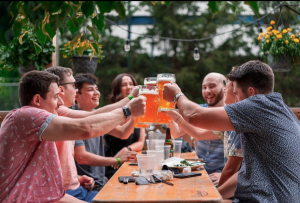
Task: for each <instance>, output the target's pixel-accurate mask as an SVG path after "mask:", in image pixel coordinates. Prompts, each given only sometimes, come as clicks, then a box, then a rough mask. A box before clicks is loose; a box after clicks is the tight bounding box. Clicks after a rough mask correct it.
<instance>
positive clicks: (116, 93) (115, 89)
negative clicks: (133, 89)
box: [109, 73, 137, 103]
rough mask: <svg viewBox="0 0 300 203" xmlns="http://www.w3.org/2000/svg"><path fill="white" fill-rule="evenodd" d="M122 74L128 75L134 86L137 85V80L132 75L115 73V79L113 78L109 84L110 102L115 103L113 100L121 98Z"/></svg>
mask: <svg viewBox="0 0 300 203" xmlns="http://www.w3.org/2000/svg"><path fill="white" fill-rule="evenodd" d="M124 76H128V77H130V78H131V80H132V83H133V85H134V86H136V85H137V82H136V80H135V79H134V77H133V76H132V75H130V74H128V73H122V74H119V75H117V77H115V79H114V80H113V82H112V84H111V93H110V95H109V102H110V103H115V102H117V101H120V100H121V99H123V96H122V92H121V86H122V78H123V77H124Z"/></svg>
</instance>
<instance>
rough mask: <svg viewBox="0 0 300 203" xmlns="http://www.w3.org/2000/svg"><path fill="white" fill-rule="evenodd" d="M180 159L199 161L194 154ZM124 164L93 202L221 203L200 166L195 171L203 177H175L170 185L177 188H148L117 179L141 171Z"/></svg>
mask: <svg viewBox="0 0 300 203" xmlns="http://www.w3.org/2000/svg"><path fill="white" fill-rule="evenodd" d="M181 158H184V159H193V158H197V156H196V154H195V152H189V153H181ZM129 163H130V162H125V163H124V164H123V165H122V166H121V167H120V169H119V170H118V171H117V172H116V173H115V174H114V176H113V177H112V178H111V179H110V180H109V181H108V182H107V183H106V185H105V186H104V187H103V188H102V190H101V191H100V192H99V193H98V194H97V195H96V197H95V198H94V199H93V201H92V202H93V203H97V202H115V203H116V202H118V203H128V202H135V203H137V202H143V203H154V202H157V203H158V202H159V203H166V202H168V203H173V202H185V203H188V202H211V203H214V202H222V197H221V195H220V194H219V192H218V190H217V189H216V187H215V186H214V185H213V183H212V182H211V180H210V178H209V177H208V174H207V172H206V171H205V169H204V168H203V166H201V167H200V168H198V169H197V170H195V171H193V172H199V173H202V175H201V176H196V177H191V178H184V179H179V178H173V179H172V180H171V181H170V182H172V183H173V184H174V186H170V185H167V184H165V183H156V184H148V185H136V184H135V183H128V184H123V183H120V182H119V180H118V177H119V176H130V175H131V172H132V171H133V170H136V171H138V166H129V165H128V164H129Z"/></svg>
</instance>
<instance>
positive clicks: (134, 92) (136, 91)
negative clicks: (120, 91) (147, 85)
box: [130, 86, 140, 97]
mask: <svg viewBox="0 0 300 203" xmlns="http://www.w3.org/2000/svg"><path fill="white" fill-rule="evenodd" d="M139 90H140V88H139V86H134V87H133V88H132V90H131V92H130V95H131V96H133V97H137V96H138V95H139Z"/></svg>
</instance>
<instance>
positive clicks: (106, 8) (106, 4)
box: [96, 1, 114, 14]
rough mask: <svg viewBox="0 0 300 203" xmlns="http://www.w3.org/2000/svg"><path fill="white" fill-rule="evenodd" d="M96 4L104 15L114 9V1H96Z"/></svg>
mask: <svg viewBox="0 0 300 203" xmlns="http://www.w3.org/2000/svg"><path fill="white" fill-rule="evenodd" d="M96 4H97V6H98V8H99V10H100V12H101V13H102V14H104V13H109V12H111V10H112V9H113V8H114V1H96Z"/></svg>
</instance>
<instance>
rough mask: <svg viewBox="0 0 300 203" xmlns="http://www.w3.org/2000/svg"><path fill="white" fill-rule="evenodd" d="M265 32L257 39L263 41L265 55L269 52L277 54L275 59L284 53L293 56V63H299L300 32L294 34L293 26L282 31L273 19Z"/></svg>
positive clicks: (262, 49)
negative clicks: (276, 26)
mask: <svg viewBox="0 0 300 203" xmlns="http://www.w3.org/2000/svg"><path fill="white" fill-rule="evenodd" d="M270 25H271V26H269V27H268V28H267V29H266V32H265V33H260V34H259V36H258V38H257V40H259V41H260V43H261V51H262V52H263V54H264V57H267V55H268V54H271V55H273V56H275V60H278V58H279V57H281V56H284V55H290V56H291V57H292V61H293V65H296V64H298V63H299V58H300V43H299V41H300V40H299V39H300V33H298V34H293V33H292V29H291V28H284V29H282V30H281V31H279V30H277V29H275V27H274V25H275V21H273V20H272V21H271V22H270Z"/></svg>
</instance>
